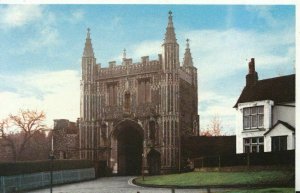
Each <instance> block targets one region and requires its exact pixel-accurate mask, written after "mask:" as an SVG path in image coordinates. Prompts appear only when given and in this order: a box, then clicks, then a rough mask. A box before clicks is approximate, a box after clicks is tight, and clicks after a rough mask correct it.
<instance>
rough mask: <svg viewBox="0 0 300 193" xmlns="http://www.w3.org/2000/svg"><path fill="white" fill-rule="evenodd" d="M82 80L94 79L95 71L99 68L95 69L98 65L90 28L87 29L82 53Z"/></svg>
mask: <svg viewBox="0 0 300 193" xmlns="http://www.w3.org/2000/svg"><path fill="white" fill-rule="evenodd" d="M81 64H82V66H81V67H82V80H83V81H92V80H94V77H95V75H96V74H95V73H97V70H94V68H95V66H96V58H95V56H94V50H93V46H92V40H91V34H90V29H89V28H88V29H87V35H86V40H85V46H84V50H83V54H82V61H81Z"/></svg>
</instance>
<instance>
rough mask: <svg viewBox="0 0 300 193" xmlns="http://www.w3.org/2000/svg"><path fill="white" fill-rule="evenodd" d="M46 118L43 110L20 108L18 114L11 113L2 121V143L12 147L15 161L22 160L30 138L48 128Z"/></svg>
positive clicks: (0, 128)
mask: <svg viewBox="0 0 300 193" xmlns="http://www.w3.org/2000/svg"><path fill="white" fill-rule="evenodd" d="M45 119H46V115H45V113H44V112H42V111H41V112H38V111H34V110H20V112H19V113H18V114H16V115H12V114H10V115H9V116H8V118H6V119H3V120H1V121H0V138H1V141H2V142H1V145H2V146H6V147H9V148H11V151H12V155H13V160H14V161H18V160H20V158H21V157H22V154H23V152H24V151H25V149H26V145H27V144H28V143H29V141H30V139H31V138H32V137H33V136H34V135H35V134H37V133H39V132H40V131H42V130H44V129H46V125H44V124H43V122H44V120H45Z"/></svg>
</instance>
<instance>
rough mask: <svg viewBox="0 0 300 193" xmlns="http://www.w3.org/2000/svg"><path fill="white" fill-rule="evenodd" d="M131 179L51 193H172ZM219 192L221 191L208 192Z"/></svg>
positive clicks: (199, 192) (200, 192)
mask: <svg viewBox="0 0 300 193" xmlns="http://www.w3.org/2000/svg"><path fill="white" fill-rule="evenodd" d="M131 179H133V177H128V176H126V177H105V178H99V179H96V180H93V181H87V182H81V183H74V184H68V185H61V186H56V187H53V193H137V192H139V193H152V192H154V193H172V190H171V189H165V188H144V187H138V186H136V185H134V184H132V183H131ZM210 191H211V192H219V191H221V189H218V191H216V190H210ZM49 192H50V190H49V188H48V189H40V190H35V191H31V192H30V193H49ZM204 192H205V193H206V192H208V190H207V189H176V190H175V193H204Z"/></svg>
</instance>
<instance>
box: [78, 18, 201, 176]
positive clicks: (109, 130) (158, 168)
mask: <svg viewBox="0 0 300 193" xmlns="http://www.w3.org/2000/svg"><path fill="white" fill-rule="evenodd" d="M172 17H173V16H172V12H169V17H168V25H167V28H166V33H165V39H164V42H163V44H162V54H158V58H157V59H156V60H149V57H148V56H143V57H141V61H140V62H137V63H133V62H132V59H131V58H127V57H126V51H125V50H124V54H123V60H122V64H119V65H117V64H116V62H115V61H111V62H109V65H108V67H101V64H97V63H96V58H95V56H94V51H93V47H92V42H91V37H90V29H88V32H87V37H86V43H85V47H84V52H83V56H82V80H81V83H80V86H81V98H80V120H79V131H80V132H79V146H80V147H79V148H80V158H81V159H92V160H106V161H107V164H108V166H109V167H111V168H112V169H113V172H115V173H119V174H131V172H130V171H133V170H134V171H135V172H133V173H138V172H141V170H143V171H148V172H150V173H158V172H168V171H176V170H178V169H179V167H180V158H181V157H180V148H181V147H180V146H181V145H180V144H181V142H180V139H181V136H186V135H189V136H193V135H198V133H199V116H198V101H197V100H198V94H197V69H196V68H195V67H194V65H193V61H192V56H191V52H190V48H189V40H187V43H186V49H185V54H184V59H183V62H182V63H181V64H180V61H179V44H178V43H177V40H176V35H175V30H174V26H173V21H172ZM138 146H140V149H139V147H138ZM130 156H133V157H130ZM136 162H137V164H136V166H135V167H136V168H134V167H133V166H129V165H132V164H133V163H136ZM151 164H152V165H151ZM153 164H154V165H153Z"/></svg>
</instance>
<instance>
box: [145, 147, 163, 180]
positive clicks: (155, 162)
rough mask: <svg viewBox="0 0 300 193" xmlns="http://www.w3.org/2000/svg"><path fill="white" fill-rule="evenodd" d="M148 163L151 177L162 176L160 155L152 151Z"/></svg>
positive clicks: (148, 156)
mask: <svg viewBox="0 0 300 193" xmlns="http://www.w3.org/2000/svg"><path fill="white" fill-rule="evenodd" d="M147 163H148V168H149V174H150V175H159V174H160V153H159V152H158V151H157V150H155V149H153V148H152V149H151V150H150V151H149V153H148V155H147Z"/></svg>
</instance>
